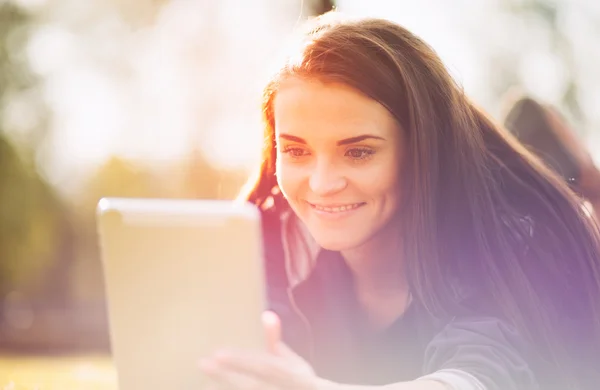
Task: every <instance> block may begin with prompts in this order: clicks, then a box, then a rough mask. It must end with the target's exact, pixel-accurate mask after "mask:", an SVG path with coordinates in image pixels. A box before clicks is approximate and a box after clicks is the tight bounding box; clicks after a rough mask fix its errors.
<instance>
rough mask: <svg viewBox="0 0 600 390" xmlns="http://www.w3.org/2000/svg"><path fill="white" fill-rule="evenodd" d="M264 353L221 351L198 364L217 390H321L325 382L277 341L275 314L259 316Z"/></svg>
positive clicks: (277, 328) (277, 322)
mask: <svg viewBox="0 0 600 390" xmlns="http://www.w3.org/2000/svg"><path fill="white" fill-rule="evenodd" d="M263 324H264V326H265V331H266V337H267V346H268V352H255V351H252V352H250V351H239V350H222V351H218V352H217V353H216V354H215V356H214V357H212V358H210V359H206V360H203V361H202V362H201V363H200V366H201V369H202V371H203V372H204V373H205V374H206V375H207V376H208V377H209V378H211V379H212V381H213V383H214V385H215V387H216V388H217V389H228V390H229V389H231V390H257V389H261V390H263V389H264V390H321V389H323V388H325V387H329V386H326V383H327V382H326V381H324V380H322V379H320V378H318V377H317V376H316V375H315V373H314V371H313V369H312V368H311V367H310V365H309V364H308V363H307V362H306V361H304V359H302V358H301V357H300V356H298V355H296V354H295V353H294V352H293V351H291V350H290V349H289V348H288V347H287V346H285V345H284V344H283V343H282V342H281V323H280V321H279V318H278V317H277V315H276V314H275V313H272V312H266V313H265V314H264V315H263Z"/></svg>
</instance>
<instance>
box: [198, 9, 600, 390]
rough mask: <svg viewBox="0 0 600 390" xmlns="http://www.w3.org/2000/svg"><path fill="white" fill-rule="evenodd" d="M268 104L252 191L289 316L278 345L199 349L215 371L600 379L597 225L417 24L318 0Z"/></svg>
mask: <svg viewBox="0 0 600 390" xmlns="http://www.w3.org/2000/svg"><path fill="white" fill-rule="evenodd" d="M263 110H264V120H265V125H266V130H265V148H264V159H263V161H262V165H261V167H260V171H259V174H258V175H257V177H256V178H255V180H253V181H252V183H251V184H252V185H251V186H250V188H249V191H248V196H247V199H248V200H249V201H251V202H253V203H255V204H256V205H258V206H259V207H260V208H261V209H262V210H263V214H264V215H263V217H264V227H265V229H264V231H265V250H266V268H267V277H268V292H269V299H270V304H271V310H272V311H273V312H275V313H277V315H278V317H277V316H273V315H272V314H271V315H270V317H267V318H270V320H269V321H268V324H267V327H268V331H269V337H270V340H271V353H269V354H260V353H250V352H244V351H232V350H227V351H220V352H219V353H217V354H216V356H214V357H212V358H210V359H206V360H204V361H203V362H202V369H203V370H204V372H205V373H206V374H208V375H209V376H210V377H211V378H212V379H213V380H214V382H213V384H214V386H215V388H218V389H221V388H222V389H323V390H325V389H336V390H344V389H372V388H379V386H383V388H385V389H389V390H392V389H397V390H400V389H403V390H411V389H412V390H417V389H422V390H438V389H439V390H442V389H457V390H470V389H485V390H500V389H501V390H516V389H519V390H520V389H538V388H539V389H588V388H591V387H589V386H592V385H595V384H596V382H595V379H596V378H595V377H594V376H595V375H597V374H596V373H595V371H596V369H597V368H598V366H595V365H596V364H597V363H598V357H599V355H600V348H599V344H600V341H599V340H600V332H599V330H600V326H599V320H600V310H599V302H600V255H599V253H600V252H599V248H600V247H599V238H598V233H597V231H596V230H595V227H594V225H593V224H592V223H591V221H590V220H589V218H588V217H587V215H586V214H585V212H584V211H583V210H582V207H580V206H581V205H580V203H581V201H580V199H578V198H577V197H576V196H575V195H574V193H573V192H571V191H570V190H569V189H568V188H567V186H566V185H565V184H564V183H563V182H562V180H561V179H560V178H558V177H557V176H556V175H554V174H553V173H551V172H550V171H549V170H548V169H546V168H545V167H544V166H543V165H542V164H541V163H540V162H539V161H538V160H537V159H536V158H534V157H533V156H532V155H531V154H529V153H527V151H526V150H525V149H524V148H522V147H521V146H520V145H519V144H517V143H516V142H515V141H514V139H512V138H511V137H510V136H509V135H508V134H507V133H506V132H505V131H504V130H503V129H501V128H499V127H498V126H497V125H496V124H494V123H493V122H492V121H491V120H490V119H489V118H488V117H486V116H485V115H484V113H482V111H481V110H479V109H478V108H477V107H475V106H474V105H473V104H472V103H471V102H470V101H469V100H468V99H467V97H466V96H465V95H464V92H463V90H462V89H461V88H460V87H459V86H457V85H456V84H455V83H454V81H453V80H452V79H451V77H450V76H449V74H448V72H447V71H446V69H445V68H444V66H443V64H442V63H441V61H440V59H439V58H438V56H437V55H436V54H435V53H434V51H433V50H432V49H431V48H430V47H429V46H427V45H426V44H425V43H424V42H423V41H421V40H420V39H419V38H417V37H416V36H414V35H413V34H411V33H410V32H409V31H407V30H405V29H404V28H402V27H400V26H398V25H396V24H394V23H392V22H389V21H386V20H380V19H362V20H344V19H342V18H340V17H338V16H336V15H335V14H329V15H327V16H325V17H321V18H320V19H317V20H316V21H314V22H313V23H312V24H311V28H309V31H308V32H307V33H306V35H305V39H304V40H303V42H302V44H301V45H300V46H299V47H298V48H297V51H296V52H293V53H291V55H290V56H289V58H288V61H287V62H286V63H285V64H284V65H283V66H282V67H281V69H280V70H279V72H277V74H276V75H275V76H274V77H273V79H272V80H271V82H270V83H269V84H268V85H267V87H266V89H265V93H264V105H263ZM279 319H280V320H281V323H279ZM279 326H281V332H282V337H281V340H280V339H279ZM586 386H588V387H586Z"/></svg>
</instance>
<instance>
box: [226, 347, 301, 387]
mask: <svg viewBox="0 0 600 390" xmlns="http://www.w3.org/2000/svg"><path fill="white" fill-rule="evenodd" d="M217 362H218V364H219V366H222V367H223V368H225V369H229V370H234V371H238V372H240V373H243V374H245V375H250V376H253V377H257V378H260V380H262V381H264V382H268V383H280V382H281V381H284V382H285V381H289V377H290V376H291V375H292V374H293V373H292V371H291V369H290V365H289V364H288V363H287V362H285V361H284V360H282V359H281V358H278V357H275V356H273V355H271V354H265V353H256V352H249V351H222V352H221V353H219V354H218V355H217Z"/></svg>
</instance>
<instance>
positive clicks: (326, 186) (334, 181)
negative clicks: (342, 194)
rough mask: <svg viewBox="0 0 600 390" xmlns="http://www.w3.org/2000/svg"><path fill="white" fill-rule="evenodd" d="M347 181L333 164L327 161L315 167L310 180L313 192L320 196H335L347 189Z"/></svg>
mask: <svg viewBox="0 0 600 390" xmlns="http://www.w3.org/2000/svg"><path fill="white" fill-rule="evenodd" d="M346 185H347V181H346V178H345V177H344V175H342V174H341V172H339V169H337V168H336V167H335V166H334V165H333V164H331V163H330V162H327V161H323V162H319V163H317V164H316V165H315V167H314V169H313V171H312V172H311V175H310V178H309V186H310V189H311V191H312V192H313V193H314V194H315V195H318V196H327V195H331V194H335V193H336V192H339V191H341V190H343V189H344V188H346Z"/></svg>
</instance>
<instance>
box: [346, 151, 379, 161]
mask: <svg viewBox="0 0 600 390" xmlns="http://www.w3.org/2000/svg"><path fill="white" fill-rule="evenodd" d="M373 154H375V151H374V150H372V149H365V148H360V149H349V150H348V151H346V156H348V157H350V158H352V159H354V160H365V159H367V158H369V157H371V156H372V155H373Z"/></svg>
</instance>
